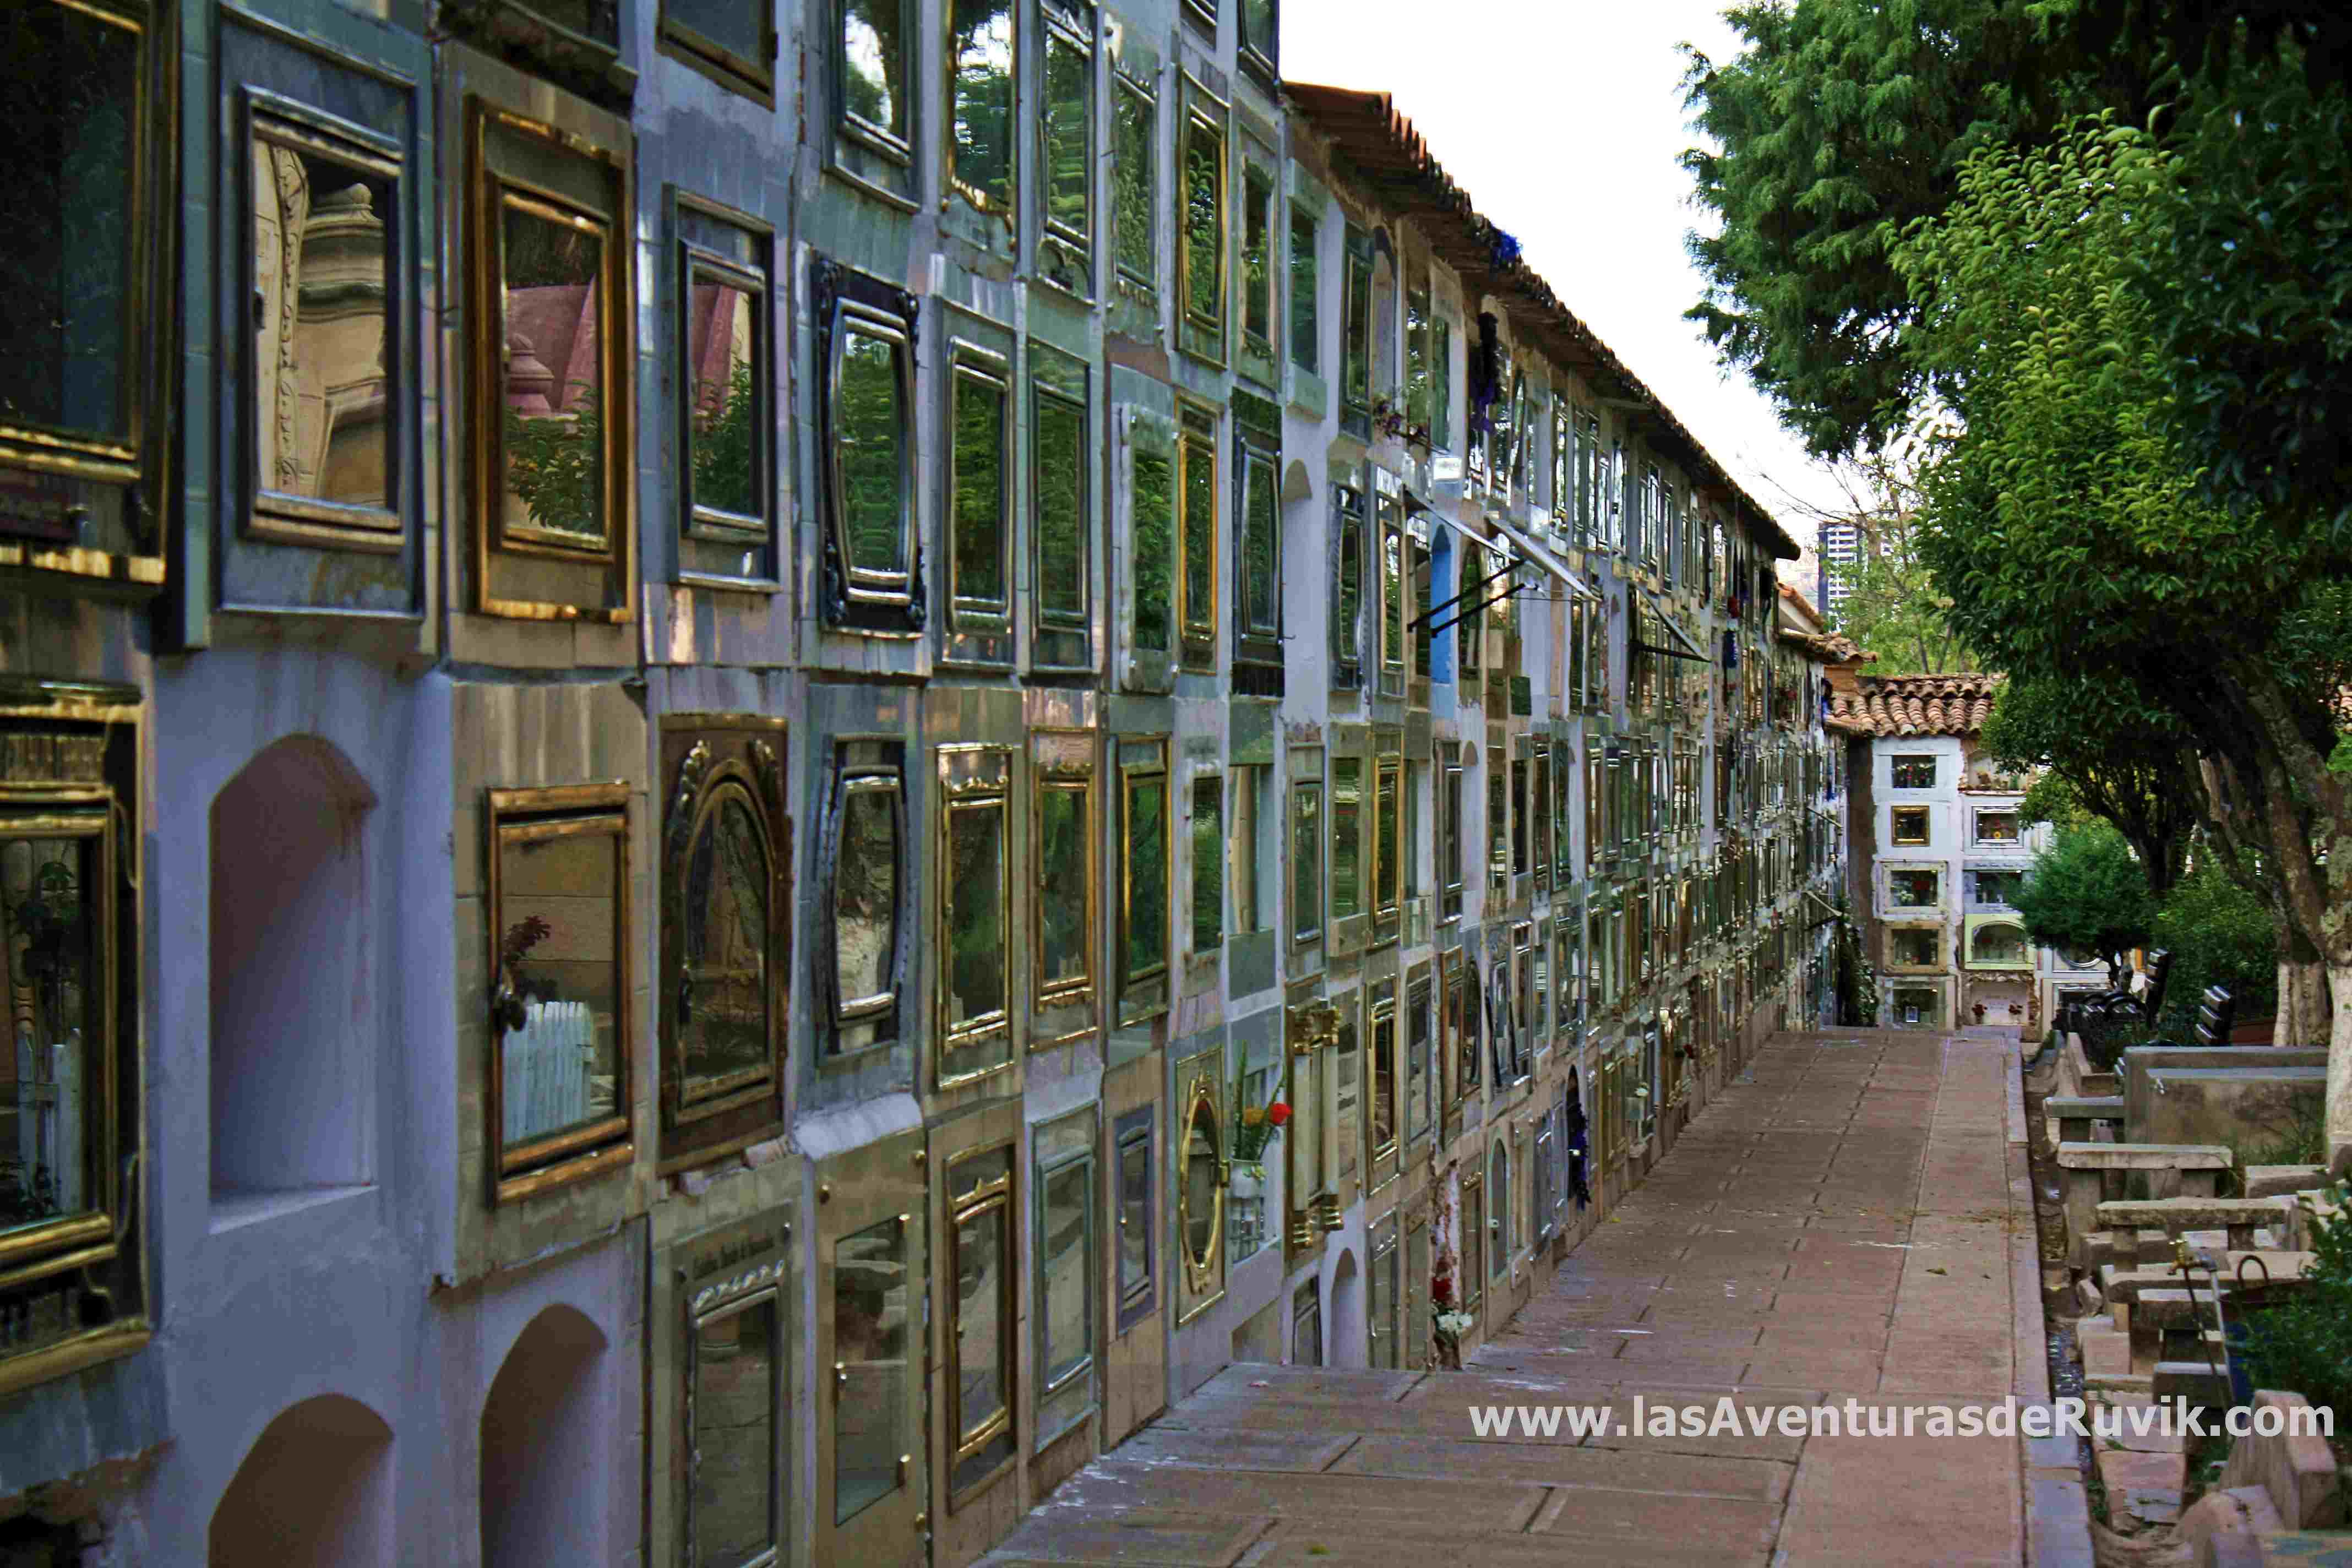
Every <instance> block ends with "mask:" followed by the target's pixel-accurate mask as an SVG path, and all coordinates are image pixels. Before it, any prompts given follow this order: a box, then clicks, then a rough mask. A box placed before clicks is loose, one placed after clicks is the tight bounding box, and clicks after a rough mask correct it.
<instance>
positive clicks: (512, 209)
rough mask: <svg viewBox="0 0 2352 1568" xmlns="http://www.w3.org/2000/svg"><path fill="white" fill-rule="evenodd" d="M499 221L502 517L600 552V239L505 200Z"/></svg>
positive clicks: (512, 523) (559, 219)
mask: <svg viewBox="0 0 2352 1568" xmlns="http://www.w3.org/2000/svg"><path fill="white" fill-rule="evenodd" d="M499 224H500V231H501V238H502V241H503V243H502V246H501V249H500V256H501V258H502V263H503V266H504V268H505V272H504V276H503V278H502V279H500V281H501V285H502V287H501V289H500V295H499V298H500V301H501V304H500V309H501V312H502V317H503V319H502V321H501V323H500V325H501V329H502V330H503V331H504V332H505V334H506V336H505V360H506V370H505V377H504V380H505V387H504V393H505V398H506V413H505V418H506V426H505V434H504V445H505V448H506V472H507V492H508V493H507V500H506V518H507V521H508V523H509V526H520V527H523V528H528V529H538V530H544V531H550V532H552V533H557V534H562V535H566V536H568V537H569V538H570V540H571V541H572V542H575V543H579V544H582V545H586V546H592V547H593V546H600V545H602V544H603V542H604V537H605V526H604V354H603V353H602V350H601V345H600V344H599V342H598V341H597V339H598V334H599V331H600V328H601V325H602V321H603V315H604V311H603V308H602V296H603V292H604V289H603V280H604V236H603V235H601V234H599V233H597V232H596V231H594V230H593V229H591V228H586V227H583V226H581V225H580V224H578V223H576V222H572V221H567V220H565V219H564V218H563V217H562V216H560V215H558V214H556V213H555V212H554V211H553V210H552V209H550V208H542V207H539V206H537V205H524V204H523V203H522V202H520V200H519V199H517V198H512V197H509V199H508V201H507V203H506V205H505V207H504V209H503V210H502V212H501V214H500V216H499Z"/></svg>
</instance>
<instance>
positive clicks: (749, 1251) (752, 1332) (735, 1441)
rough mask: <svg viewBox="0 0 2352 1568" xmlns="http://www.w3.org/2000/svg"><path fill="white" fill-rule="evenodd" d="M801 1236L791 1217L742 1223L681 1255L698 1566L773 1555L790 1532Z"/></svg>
mask: <svg viewBox="0 0 2352 1568" xmlns="http://www.w3.org/2000/svg"><path fill="white" fill-rule="evenodd" d="M763 1223H765V1224H772V1223H773V1222H772V1220H771V1221H767V1222H763ZM791 1237H792V1227H791V1226H781V1227H777V1228H775V1229H773V1230H770V1231H767V1232H766V1233H765V1234H762V1233H761V1232H760V1231H759V1230H757V1229H755V1228H753V1227H752V1226H738V1227H735V1228H733V1229H731V1230H729V1231H724V1232H720V1233H717V1234H715V1235H712V1236H710V1237H707V1238H704V1239H701V1240H699V1241H698V1242H696V1243H693V1244H691V1246H690V1247H689V1248H688V1249H684V1250H682V1251H681V1253H680V1254H679V1255H677V1275H678V1278H679V1279H682V1280H684V1281H686V1282H687V1284H688V1289H691V1291H692V1294H691V1295H689V1296H688V1298H687V1300H686V1302H685V1307H686V1325H685V1326H686V1347H685V1349H686V1363H685V1367H684V1372H685V1393H686V1406H685V1409H684V1411H683V1415H684V1420H685V1431H684V1434H683V1436H684V1441H683V1442H682V1443H681V1444H680V1445H679V1447H680V1450H681V1457H682V1458H683V1460H684V1464H685V1468H686V1473H685V1476H684V1492H685V1502H686V1510H685V1519H686V1531H685V1543H684V1544H685V1546H686V1552H685V1553H684V1557H685V1561H686V1563H688V1564H689V1565H690V1568H749V1565H752V1564H759V1563H770V1562H772V1561H773V1559H772V1557H771V1556H769V1555H768V1554H769V1553H771V1552H773V1551H774V1550H775V1548H776V1546H777V1544H778V1542H779V1541H780V1540H781V1538H782V1534H783V1522H784V1510H783V1507H782V1503H783V1497H784V1488H783V1478H784V1474H785V1467H784V1464H783V1462H782V1461H783V1459H784V1456H785V1454H786V1451H787V1447H788V1437H787V1434H788V1430H789V1428H788V1427H787V1426H786V1425H785V1424H784V1423H783V1422H782V1411H783V1407H784V1390H785V1384H786V1382H787V1375H788V1374H787V1368H788V1365H789V1362H788V1358H787V1353H786V1343H787V1339H786V1334H785V1322H786V1315H785V1314H786V1303H787V1302H788V1301H789V1300H791V1299H792V1298H791V1292H790V1291H789V1289H788V1288H787V1281H788V1279H789V1270H788V1268H787V1265H786V1262H785V1257H786V1252H785V1247H786V1245H787V1244H788V1243H789V1242H790V1240H791Z"/></svg>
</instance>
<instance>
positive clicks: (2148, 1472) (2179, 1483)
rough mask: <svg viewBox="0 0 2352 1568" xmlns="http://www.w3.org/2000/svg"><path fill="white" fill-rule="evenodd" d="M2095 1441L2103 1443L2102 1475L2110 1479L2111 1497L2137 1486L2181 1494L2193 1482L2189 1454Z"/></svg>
mask: <svg viewBox="0 0 2352 1568" xmlns="http://www.w3.org/2000/svg"><path fill="white" fill-rule="evenodd" d="M2094 1441H2095V1442H2097V1443H2098V1444H2099V1447H2098V1461H2099V1479H2100V1480H2102V1481H2104V1482H2105V1483H2106V1488H2107V1495H2108V1496H2109V1497H2120V1496H2122V1495H2123V1494H2124V1493H2125V1492H2126V1491H2128V1490H2131V1489H2134V1488H2137V1489H2142V1490H2146V1491H2168V1492H2172V1493H2174V1494H2176V1495H2177V1494H2179V1492H2181V1491H2182V1490H2184V1489H2186V1488H2187V1487H2188V1485H2189V1460H2188V1458H2187V1456H2185V1455H2181V1454H2142V1453H2136V1452H2134V1451H2133V1450H2132V1449H2129V1448H2110V1447H2106V1446H2105V1443H2104V1442H2101V1441H2100V1440H2098V1439H2094ZM2142 1517H2146V1516H2145V1515H2143V1516H2142Z"/></svg>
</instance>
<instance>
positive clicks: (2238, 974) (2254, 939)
mask: <svg viewBox="0 0 2352 1568" xmlns="http://www.w3.org/2000/svg"><path fill="white" fill-rule="evenodd" d="M2152 940H2153V941H2154V942H2155V943H2156V945H2157V946H2158V947H2161V948H2164V949H2166V950H2167V951H2168V952H2170V953H2171V954H2172V974H2171V979H2170V980H2169V982H2168V984H2167V985H2166V987H2165V1006H2164V1017H2163V1018H2162V1019H2161V1020H2160V1021H2159V1023H2158V1028H2159V1031H2160V1032H2161V1033H2162V1034H2163V1036H2164V1037H2165V1038H2167V1039H2171V1040H2185V1039H2187V1038H2189V1031H2190V1029H2191V1028H2192V1027H2193V1026H2195V1023H2196V1017H2197V1003H2198V1000H2199V998H2200V997H2202V996H2203V995H2204V994H2205V988H2206V987H2207V986H2209V985H2227V986H2228V987H2230V990H2231V994H2233V995H2235V996H2236V997H2237V999H2238V1016H2240V1017H2242V1018H2259V1017H2261V1016H2263V1012H2264V1011H2265V1010H2267V1009H2268V1008H2269V1006H2270V1005H2272V1003H2273V1001H2274V1000H2275V998H2276V996H2277V989H2276V987H2277V969H2276V946H2275V941H2276V937H2275V932H2274V931H2273V927H2272V924H2271V910H2270V909H2269V907H2268V906H2267V905H2265V904H2264V902H2263V900H2262V898H2261V897H2260V896H2259V895H2258V894H2256V893H2255V892H2254V891H2252V889H2251V888H2250V887H2248V886H2246V885H2245V883H2244V882H2243V881H2242V879H2238V878H2234V877H2232V876H2231V868H2230V867H2229V866H2227V865H2226V864H2225V863H2224V858H2223V857H2222V856H2221V855H2219V854H2216V853H2214V852H2213V851H2212V850H2211V849H2210V847H2209V848H2207V849H2206V850H2204V851H2202V852H2200V854H2199V856H2198V858H2197V864H2196V865H2195V866H2194V867H2193V868H2190V869H2189V872H2188V873H2187V874H2186V875H2184V876H2183V877H2182V878H2181V879H2180V880H2179V881H2178V882H2176V883H2174V884H2173V888H2172V891H2171V892H2170V893H2169V894H2168V896H2167V897H2166V898H2165V900H2164V907H2163V909H2161V910H2158V912H2157V917H2156V929H2155V931H2154V934H2153V938H2152Z"/></svg>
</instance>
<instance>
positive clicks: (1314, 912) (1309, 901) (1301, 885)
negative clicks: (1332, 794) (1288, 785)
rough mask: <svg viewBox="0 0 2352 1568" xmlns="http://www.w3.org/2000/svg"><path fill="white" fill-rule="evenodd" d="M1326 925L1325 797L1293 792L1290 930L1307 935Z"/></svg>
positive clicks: (1291, 808) (1309, 790)
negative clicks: (1324, 880)
mask: <svg viewBox="0 0 2352 1568" xmlns="http://www.w3.org/2000/svg"><path fill="white" fill-rule="evenodd" d="M1322 928H1323V798H1322V795H1321V793H1320V792H1319V791H1318V790H1314V789H1297V790H1293V791H1291V793H1290V930H1291V933H1292V934H1293V935H1294V936H1300V937H1307V936H1312V935H1314V934H1315V933H1316V932H1317V931H1320V930H1321V929H1322Z"/></svg>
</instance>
